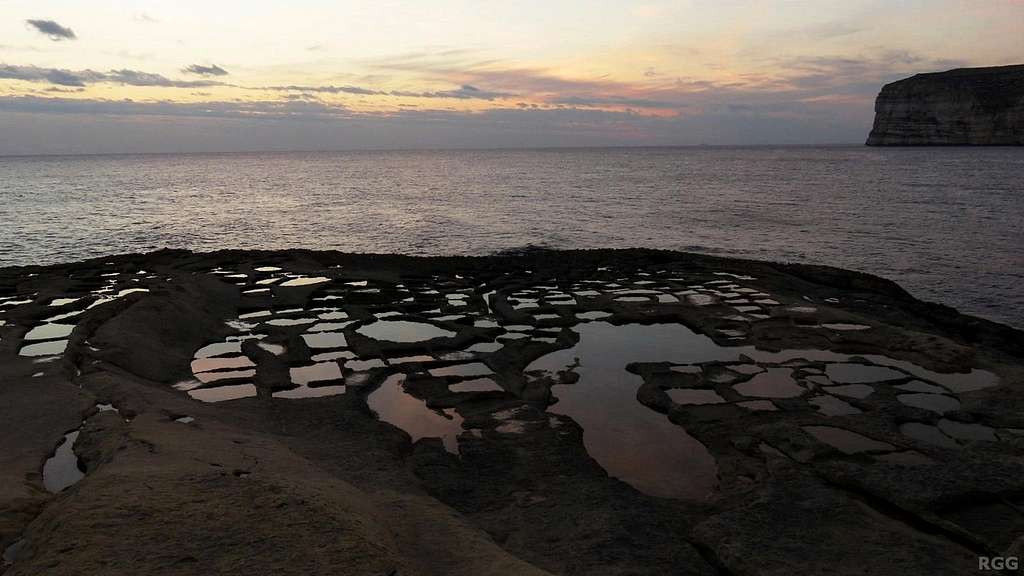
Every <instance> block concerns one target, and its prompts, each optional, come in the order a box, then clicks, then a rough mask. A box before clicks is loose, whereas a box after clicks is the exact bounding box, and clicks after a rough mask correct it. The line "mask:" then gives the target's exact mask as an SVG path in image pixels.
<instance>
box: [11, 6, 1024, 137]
mask: <svg viewBox="0 0 1024 576" xmlns="http://www.w3.org/2000/svg"><path fill="white" fill-rule="evenodd" d="M0 16H2V18H0V155H11V154H60V153H119V152H207V151H249V150H335V149H381V148H382V149H394V148H491V147H498V148H504V147H545V146H644V145H701V144H709V145H763V144H831V143H861V142H863V140H864V139H865V137H866V135H867V132H868V131H869V130H870V125H871V121H872V117H873V104H874V98H875V96H876V95H877V93H878V91H879V90H880V88H881V86H882V85H884V84H885V83H887V82H891V81H893V80H897V79H899V78H903V77H906V76H909V75H912V74H915V73H918V72H930V71H939V70H947V69H951V68H957V67H963V66H990V65H1003V64H1018V63H1024V37H1022V35H1021V30H1022V29H1024V0H961V1H953V0H841V1H840V0H814V1H810V0H785V1H784V0H776V1H766V0H714V1H712V0H675V1H667V0H634V1H626V0H543V1H542V0H519V1H504V2H492V1H486V0H432V1H426V0H421V1H412V0H406V1H399V0H373V1H354V0H340V1H338V0H336V1H327V0H292V1H290V2H281V1H277V2H271V1H266V0H245V1H243V0H216V1H205V2H197V1H194V0H176V1H174V2H171V1H169V0H167V1H160V2H158V1H155V0H141V1H139V0H136V1H130V2H129V1H127V0H88V1H84V0H0Z"/></svg>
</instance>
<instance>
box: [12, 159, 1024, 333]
mask: <svg viewBox="0 0 1024 576" xmlns="http://www.w3.org/2000/svg"><path fill="white" fill-rule="evenodd" d="M531 246H533V247H544V248H609V247H611V248H625V247H648V248H665V249H672V250H683V251H690V252H700V253H705V254H714V255H719V256H735V257H745V258H756V259H761V260H771V261H784V262H802V263H812V264H826V265H830V266H838V267H841V268H847V269H853V270H860V271H864V272H869V273H871V274H876V275H878V276H883V277H885V278H889V279H892V280H895V281H896V282H898V283H899V284H900V285H902V286H903V287H904V288H905V289H907V290H908V291H909V292H910V293H912V294H913V295H915V296H916V297H918V298H921V299H924V300H929V301H933V302H941V303H943V304H947V305H950V306H953V307H955V308H957V309H959V310H960V311H962V312H965V313H969V314H973V315H976V316H980V317H983V318H988V319H991V320H996V321H999V322H1003V323H1006V324H1010V325H1013V326H1016V327H1019V328H1024V149H1021V148H884V149H879V148H867V147H863V146H830V147H686V148H612V149H609V148H604V149H541V150H458V151H360V152H294V153H244V154H166V155H156V154H153V155H111V156H40V157H2V158H0V266H10V265H24V264H51V263H58V262H69V261H74V260H80V259H84V258H92V257H97V256H102V255H110V254H120V253H127V252H145V251H151V250H157V249H159V248H164V247H170V248H187V249H191V250H198V251H210V250H218V249H222V248H261V249H277V248H293V247H301V248H314V249H337V250H343V251H347V252H374V253H402V254H413V255H443V254H461V255H485V254H492V253H496V252H501V251H509V250H518V249H523V248H527V247H531Z"/></svg>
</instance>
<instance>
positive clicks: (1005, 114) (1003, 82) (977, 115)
mask: <svg viewBox="0 0 1024 576" xmlns="http://www.w3.org/2000/svg"><path fill="white" fill-rule="evenodd" d="M867 144H868V146H1010V145H1018V146H1019V145H1024V65H1016V66H999V67H992V68H961V69H957V70H950V71H948V72H938V73H932V74H918V75H916V76H913V77H910V78H907V79H905V80H900V81H898V82H893V83H892V84H888V85H886V86H885V87H884V88H882V92H881V94H879V95H878V100H877V101H876V102H875V125H874V128H873V129H872V130H871V135H870V136H869V137H868V141H867Z"/></svg>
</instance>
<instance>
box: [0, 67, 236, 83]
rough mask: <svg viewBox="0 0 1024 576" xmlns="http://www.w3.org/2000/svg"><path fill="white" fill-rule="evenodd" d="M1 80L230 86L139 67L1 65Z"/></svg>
mask: <svg viewBox="0 0 1024 576" xmlns="http://www.w3.org/2000/svg"><path fill="white" fill-rule="evenodd" d="M0 79H7V80H23V81H25V82H44V83H48V84H55V85H57V86H79V87H80V86H86V85H88V84H99V83H110V84H124V85H126V86H160V87H164V88H205V87H210V86H228V84H225V83H223V82H217V81H214V80H172V79H170V78H167V77H166V76H163V75H161V74H153V73H150V72H140V71H138V70H128V69H121V70H110V71H109V72H96V71H95V70H65V69H62V68H40V67H38V66H12V65H9V64H0Z"/></svg>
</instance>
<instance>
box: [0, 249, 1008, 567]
mask: <svg viewBox="0 0 1024 576" xmlns="http://www.w3.org/2000/svg"><path fill="white" fill-rule="evenodd" d="M623 334H628V337H621V336H622V335H623ZM595 335H597V336H598V337H595ZM652 335H653V336H652ZM481 376H482V377H481ZM1022 384H1024V335H1022V334H1021V332H1019V331H1016V330H1013V329H1011V328H1008V327H1005V326H1001V325H998V324H995V323H992V322H988V321H985V320H980V319H976V318H971V317H968V316H963V315H960V314H958V313H957V312H956V311H954V310H951V309H949V308H946V307H943V306H939V305H935V304H928V303H924V302H920V301H917V300H915V299H914V298H912V297H910V296H909V295H908V294H907V293H906V292H904V291H903V290H901V289H900V288H899V287H898V286H896V285H895V284H893V283H891V282H888V281H886V280H883V279H880V278H876V277H873V276H870V275H867V274H860V273H855V272H847V271H843V270H837V269H833V268H827V267H815V266H801V265H784V264H772V263H766V262H753V261H740V260H731V259H724V258H715V257H710V256H701V255H693V254H684V253H677V252H666V251H651V250H594V251H572V252H547V251H539V252H528V253H525V254H517V255H501V256H492V257H483V258H413V257H405V256H386V255H355V254H341V253H337V252H310V251H301V250H292V251H283V252H238V251H231V252H217V253H212V254H192V253H189V252H184V251H162V252H156V253H153V254H144V255H127V256H117V257H108V258H102V259H97V260H94V261H89V262H81V263H75V264H66V265H57V266H48V267H25V268H8V269H0V550H4V551H5V554H4V564H3V565H2V566H0V572H4V571H5V570H6V572H5V576H22V575H36V574H47V575H57V576H59V575H69V576H70V575H79V574H90V575H106V574H110V575H122V574H137V575H142V576H145V575H149V574H182V575H185V574H188V575H193V574H195V575H200V574H202V575H207V574H237V575H246V576H248V575H251V574H275V575H282V576H285V575H292V574H295V575H300V574H301V575H303V576H306V575H308V574H345V575H355V576H363V575H365V576H381V575H396V576H434V575H442V574H443V575H446V576H448V575H455V576H460V575H462V576H479V575H493V576H506V575H522V576H545V575H552V574H566V575H587V576H590V575H599V576H602V575H608V576H612V575H626V574H629V575H636V574H643V575H658V576H661V575H664V574H673V575H675V574H694V575H697V574H708V575H710V574H735V575H741V574H742V575H765V576H766V575H779V576H783V575H788V574H843V575H845V574H850V575H853V574H891V573H898V574H902V575H906V576H910V575H917V574H921V575H925V574H928V575H931V574H972V573H975V571H976V569H977V557H978V556H1001V555H1003V556H1005V555H1010V554H1015V553H1016V552H1015V551H1017V550H1020V548H1021V546H1022V544H1024V513H1022V512H1021V510H1022V508H1024V386H1022ZM609 391H612V392H614V393H615V394H613V395H608V392H609ZM602 395H603V396H602ZM591 398H613V399H614V400H613V401H610V402H609V401H599V402H596V403H595V402H592V401H590V400H589V399H591ZM627 414H628V415H629V416H628V417H629V418H630V420H628V421H627V424H628V426H622V420H621V418H625V417H626V415H627ZM595 422H597V423H598V425H593V423H595ZM584 423H585V424H584ZM609 430H611V431H612V433H611V434H607V433H604V432H607V431H609ZM69 431H76V432H77V437H74V438H72V440H70V441H69V442H70V443H71V445H70V446H66V445H64V444H63V442H64V438H65V437H66V435H67V434H68V433H69ZM602 433H604V434H602ZM681 440H685V442H676V441H681ZM58 446H63V447H64V448H65V449H64V450H56V452H55V447H58ZM677 446H678V447H680V448H679V449H678V450H677V449H676V447H677ZM68 447H70V448H71V451H70V452H69V451H68V450H66V448H68ZM609 448H610V449H609ZM666 448H668V450H666ZM58 453H63V454H64V456H65V458H64V459H63V460H61V459H60V458H58V456H57V454H58ZM652 454H653V455H654V457H651V455H652ZM680 455H682V456H683V458H682V463H681V464H680V458H679V456H680ZM68 456H70V459H68V458H67V457H68ZM61 466H64V467H65V471H66V467H67V466H72V467H77V468H80V470H79V472H78V473H77V474H72V475H70V476H69V477H70V478H71V481H70V482H72V483H71V485H70V486H69V487H67V488H66V489H64V490H62V491H59V492H58V493H51V492H50V491H49V490H48V488H49V487H52V486H53V482H47V476H48V475H49V479H50V480H52V479H53V474H55V473H56V472H59V471H60V468H61ZM55 471H56V472H55ZM652 486H653V487H654V488H655V490H656V492H655V490H652V489H651V487H652ZM54 491H56V490H54Z"/></svg>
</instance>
